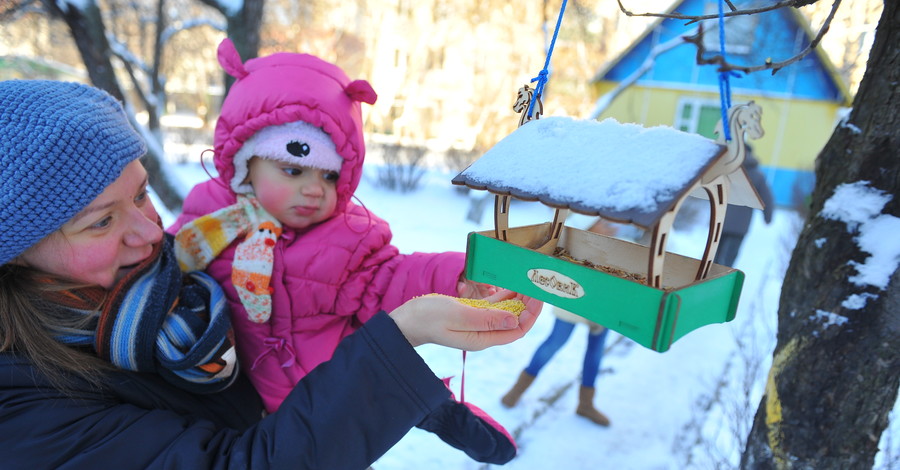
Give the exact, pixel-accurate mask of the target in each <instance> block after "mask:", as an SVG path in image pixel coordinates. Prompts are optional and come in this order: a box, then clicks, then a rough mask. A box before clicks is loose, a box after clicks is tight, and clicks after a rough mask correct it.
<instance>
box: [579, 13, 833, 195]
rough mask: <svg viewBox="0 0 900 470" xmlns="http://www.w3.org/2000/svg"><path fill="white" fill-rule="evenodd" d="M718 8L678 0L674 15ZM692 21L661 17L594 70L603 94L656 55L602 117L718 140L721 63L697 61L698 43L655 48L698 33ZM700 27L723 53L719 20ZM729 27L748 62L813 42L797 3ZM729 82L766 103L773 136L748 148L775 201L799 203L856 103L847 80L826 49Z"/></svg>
mask: <svg viewBox="0 0 900 470" xmlns="http://www.w3.org/2000/svg"><path fill="white" fill-rule="evenodd" d="M738 7H739V8H746V7H747V4H746V3H744V4H743V5H741V4H738ZM717 8H718V7H717V3H716V2H710V1H704V0H685V1H682V2H680V3H675V4H674V5H673V6H672V8H671V9H670V10H669V13H680V14H684V15H702V14H715V13H717V11H718V9H717ZM726 8H727V7H726ZM726 11H727V9H726ZM685 23H686V21H684V20H676V19H671V18H669V19H660V20H659V21H657V22H656V23H654V24H653V25H651V27H650V28H648V30H647V31H646V32H645V33H644V34H643V35H641V36H640V37H639V38H638V39H637V40H636V41H635V42H634V43H633V44H632V45H631V46H630V47H629V48H627V49H626V50H625V51H624V52H623V53H622V54H621V55H620V56H619V57H617V58H616V59H614V60H613V61H611V62H610V63H609V64H607V66H606V67H605V68H604V69H602V70H601V71H599V72H598V73H597V75H596V76H595V77H594V79H593V85H594V88H595V91H596V92H597V93H598V96H602V95H604V94H605V93H607V92H609V91H610V90H612V89H614V88H615V87H616V86H617V85H618V84H619V83H620V82H622V81H626V80H628V79H629V77H632V75H633V74H635V73H636V71H638V70H639V69H640V68H641V67H642V66H643V65H645V63H646V62H647V61H648V60H649V61H652V67H650V68H649V69H648V70H647V71H646V73H644V74H643V75H642V76H641V77H640V78H639V79H638V80H637V81H635V82H634V84H633V85H632V86H630V87H628V88H627V89H626V90H625V91H624V92H623V93H622V94H621V95H619V96H618V98H617V99H616V100H615V101H613V102H612V104H611V105H610V106H609V107H607V108H606V110H605V111H604V112H603V113H601V114H600V116H599V118H600V119H602V118H605V117H613V118H615V119H617V120H619V121H621V122H637V123H641V124H644V125H646V126H654V125H669V126H672V127H675V128H677V129H680V130H684V131H688V132H696V133H699V134H702V135H704V136H707V137H714V134H713V129H714V126H715V124H716V122H717V121H718V120H719V119H720V118H721V101H720V94H719V78H718V73H717V70H716V69H717V66H715V65H704V66H700V65H697V64H696V60H695V57H696V54H697V48H696V47H695V46H694V45H693V44H687V43H681V44H680V45H677V46H675V47H673V48H671V49H668V50H666V51H665V52H662V53H659V54H658V55H656V52H657V51H659V50H660V49H662V47H661V46H664V45H666V44H667V43H669V41H671V40H676V41H677V40H678V38H679V37H681V36H685V35H693V34H696V32H697V27H698V26H697V25H696V24H693V25H686V24H685ZM703 31H704V38H703V43H704V46H705V48H706V49H707V51H708V52H707V54H708V55H711V54H718V53H719V36H718V20H715V19H714V20H707V21H705V22H703ZM725 32H726V34H725V39H726V40H725V53H726V56H727V59H728V61H729V62H732V63H735V64H741V65H759V64H762V63H764V62H765V61H766V60H767V59H771V60H772V61H774V62H778V61H781V60H785V59H787V58H789V57H792V56H794V55H795V54H797V53H798V52H800V51H802V50H803V49H804V48H806V47H807V46H808V45H809V43H810V40H811V38H812V37H813V33H812V32H811V31H810V29H809V26H808V22H807V21H806V19H805V18H804V17H803V16H801V15H800V14H799V13H798V12H797V11H796V10H795V9H791V8H787V9H779V10H777V11H773V12H768V13H764V14H759V15H752V16H735V17H731V18H726V20H725ZM654 56H655V57H654ZM638 73H639V72H638ZM730 86H731V100H732V104H736V103H742V102H746V101H749V100H754V101H756V102H757V103H758V104H759V105H761V106H762V108H763V118H762V125H763V128H764V129H765V131H766V134H765V136H764V137H763V138H762V139H759V140H758V141H753V142H751V145H752V146H753V148H754V153H755V154H756V156H757V158H758V159H759V160H760V162H761V163H762V166H763V169H764V171H765V172H766V174H767V176H768V180H769V184H770V186H771V187H772V190H773V192H774V194H775V200H776V203H777V204H780V205H788V204H794V203H797V202H799V199H802V198H803V197H804V196H805V195H807V194H808V193H809V192H810V191H811V189H812V183H813V163H814V161H815V158H816V156H817V155H818V153H819V151H820V150H821V148H822V147H823V146H824V145H825V143H826V141H827V140H828V138H829V137H830V136H831V133H832V130H833V127H834V125H835V124H836V123H837V121H838V120H839V118H840V115H841V112H842V109H844V108H845V107H846V106H849V104H850V99H851V98H850V96H849V92H848V90H847V86H846V85H845V83H844V82H843V80H842V79H841V78H840V76H839V75H838V73H837V71H836V70H835V68H834V66H833V65H832V63H831V61H830V60H829V59H828V57H827V56H826V55H825V53H824V52H823V51H822V48H821V47H818V48H816V49H814V50H813V52H812V53H810V54H808V55H807V56H805V57H804V58H803V59H801V60H800V61H798V62H795V63H793V64H791V65H789V66H787V67H785V68H784V69H782V70H780V71H778V72H777V73H775V74H772V73H770V72H767V71H765V72H756V73H752V74H749V75H745V74H741V76H739V77H732V78H731V79H730Z"/></svg>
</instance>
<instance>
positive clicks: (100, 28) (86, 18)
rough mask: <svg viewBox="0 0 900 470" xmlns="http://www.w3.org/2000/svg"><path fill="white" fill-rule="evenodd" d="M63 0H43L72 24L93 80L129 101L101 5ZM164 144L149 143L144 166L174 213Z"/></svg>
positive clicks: (176, 204) (176, 201)
mask: <svg viewBox="0 0 900 470" xmlns="http://www.w3.org/2000/svg"><path fill="white" fill-rule="evenodd" d="M60 4H63V3H62V2H56V1H52V0H49V1H44V5H45V7H46V8H47V10H48V11H49V12H50V13H51V14H52V15H54V16H57V17H60V18H62V19H63V20H65V22H66V24H67V25H68V26H69V31H70V33H71V34H72V38H73V39H74V40H75V45H76V46H77V47H78V51H79V53H81V59H82V61H84V66H85V69H86V70H87V72H88V76H89V77H90V79H91V83H92V84H93V85H94V86H96V87H97V88H101V89H103V90H106V92H107V93H109V94H110V95H112V96H114V97H115V98H116V99H118V100H119V101H121V102H122V103H128V100H126V99H125V94H124V93H123V91H122V87H121V86H120V85H119V80H118V78H117V77H116V73H115V70H114V69H113V65H112V59H111V57H112V49H111V48H110V45H109V41H107V40H106V26H105V25H104V24H103V18H102V17H101V16H100V8H99V7H98V6H97V3H96V2H95V1H93V0H91V1H88V2H84V5H83V6H81V7H75V6H72V5H66V6H65V8H62V9H61V8H60V6H59V5H60ZM160 149H162V145H150V146H149V149H148V152H147V155H146V156H145V157H144V160H143V161H144V166H145V167H146V168H147V173H148V175H149V177H150V186H151V187H153V189H154V191H156V194H157V195H158V196H159V198H160V199H161V200H162V202H163V204H165V206H166V208H168V209H169V210H170V211H172V212H174V213H178V212H180V211H181V203H182V197H181V194H180V193H179V192H178V191H176V190H175V187H174V186H173V185H172V184H171V182H170V181H169V180H168V179H167V178H166V176H165V173H164V172H163V171H162V166H163V165H164V163H163V158H164V155H162V154H161V153H160Z"/></svg>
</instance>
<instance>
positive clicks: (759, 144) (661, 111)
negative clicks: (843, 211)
mask: <svg viewBox="0 0 900 470" xmlns="http://www.w3.org/2000/svg"><path fill="white" fill-rule="evenodd" d="M616 85H617V83H615V82H598V83H597V84H595V90H596V91H597V93H598V94H597V96H602V95H603V94H604V93H606V92H608V91H609V90H611V89H613V88H614V87H615V86H616ZM686 97H689V98H699V99H704V100H710V101H714V102H718V101H719V95H718V93H706V92H700V91H686V90H677V89H664V88H648V87H641V86H632V87H630V88H628V89H626V90H625V91H624V92H622V94H621V95H619V96H618V97H617V98H616V99H615V101H613V103H612V105H610V106H609V108H607V110H606V111H604V112H603V113H602V114H601V115H600V117H599V119H605V118H607V117H613V118H615V119H616V120H617V121H619V122H635V123H640V124H642V125H644V126H648V127H649V126H658V125H666V126H672V125H674V123H675V113H676V110H677V106H678V101H679V99H681V98H686ZM751 99H752V100H754V101H756V103H758V104H759V105H760V106H761V107H762V109H763V116H762V126H763V129H764V130H765V135H764V136H763V138H761V139H759V140H756V141H752V142H751V144H752V145H753V148H754V150H755V152H754V153H755V154H756V155H757V157H758V158H759V160H760V162H761V163H762V164H763V165H766V166H772V167H777V168H784V169H791V170H806V171H812V169H813V164H814V162H815V159H816V157H817V156H818V154H819V151H820V150H821V149H822V147H823V146H824V145H825V143H826V142H827V141H828V139H829V138H830V137H831V134H832V131H833V130H834V125H835V123H836V122H837V113H838V110H839V107H838V105H837V104H835V103H828V102H821V101H809V100H786V99H778V98H766V97H760V96H752V95H742V94H732V97H731V102H732V103H743V102H747V101H750V100H751Z"/></svg>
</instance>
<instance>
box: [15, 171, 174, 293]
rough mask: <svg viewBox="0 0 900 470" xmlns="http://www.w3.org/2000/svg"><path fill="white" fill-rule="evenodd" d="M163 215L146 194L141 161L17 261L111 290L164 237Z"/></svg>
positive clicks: (145, 180)
mask: <svg viewBox="0 0 900 470" xmlns="http://www.w3.org/2000/svg"><path fill="white" fill-rule="evenodd" d="M158 221H159V215H157V213H156V209H154V208H153V203H152V202H150V198H149V196H148V195H147V171H146V170H144V167H143V165H141V163H140V162H139V161H138V160H135V161H133V162H131V163H129V164H128V166H126V167H125V170H124V171H122V174H121V175H120V176H119V179H117V180H116V181H115V182H113V183H112V184H110V185H109V186H107V187H106V189H105V190H104V191H103V193H101V194H100V195H99V196H97V198H96V199H94V200H93V201H92V202H91V203H90V204H89V205H88V206H87V207H86V208H84V210H82V211H81V212H79V213H78V214H76V215H75V216H74V217H72V219H71V220H69V221H68V222H66V224H65V225H63V226H62V227H61V228H60V229H59V230H57V231H56V232H53V233H52V234H50V235H49V236H47V237H46V238H44V239H43V240H41V241H40V242H38V243H37V244H35V245H34V246H32V247H31V248H29V249H28V250H26V251H25V253H23V254H22V255H21V256H19V257H18V258H17V259H16V262H17V263H19V264H22V265H25V266H30V267H33V268H36V269H39V270H41V271H43V272H46V273H48V274H52V275H55V276H58V277H60V278H63V279H68V280H71V281H73V282H77V283H84V284H90V285H99V286H102V287H105V288H110V287H112V286H113V285H115V283H116V281H118V280H119V279H121V278H122V277H124V276H125V274H126V273H128V272H129V271H130V270H131V269H134V267H135V266H137V265H138V264H139V263H140V262H141V261H144V260H145V259H147V258H148V257H149V256H150V254H151V252H152V251H153V246H152V245H153V244H154V243H156V242H159V241H160V240H161V239H162V236H163V232H162V229H161V228H160V226H159V223H158Z"/></svg>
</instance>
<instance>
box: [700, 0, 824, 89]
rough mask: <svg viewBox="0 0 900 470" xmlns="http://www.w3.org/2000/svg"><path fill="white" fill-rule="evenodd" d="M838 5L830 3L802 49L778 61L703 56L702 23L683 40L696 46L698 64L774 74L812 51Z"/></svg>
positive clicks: (723, 68)
mask: <svg viewBox="0 0 900 470" xmlns="http://www.w3.org/2000/svg"><path fill="white" fill-rule="evenodd" d="M840 5H841V0H834V4H832V6H831V11H830V12H828V17H827V18H825V21H824V22H823V23H822V27H821V28H819V32H818V33H816V36H815V37H814V38H813V39H812V41H810V42H809V45H807V46H806V47H805V48H804V49H803V50H802V51H800V52H798V53H797V54H795V55H794V56H792V57H789V58H787V59H785V60H782V61H779V62H772V61H771V60H766V62H765V63H764V64H761V65H753V66H743V65H736V64H733V63H731V62H728V61H727V60H726V59H725V58H724V57H722V56H721V55H715V56H713V57H710V58H704V57H703V55H704V53H705V52H706V49H705V48H704V47H703V40H702V39H703V25H702V24H701V25H700V29H699V32H698V33H697V34H695V35H693V36H686V37H685V38H684V40H685V42H689V43H691V44H693V45H695V46H697V64H699V65H708V64H718V65H719V71H720V72H725V71H730V70H735V71H740V72H744V73H750V72H758V71H760V70H771V71H772V75H774V74H775V72H778V71H779V70H781V69H783V68H784V67H786V66H788V65H791V64H793V63H794V62H798V61H799V60H800V59H802V58H804V57H805V56H806V55H808V54H809V53H810V52H812V51H813V49H815V48H816V46H818V45H819V42H821V41H822V37H824V36H825V33H826V32H828V28H829V27H830V26H831V21H832V20H833V19H834V15H835V13H837V9H838V7H840Z"/></svg>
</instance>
